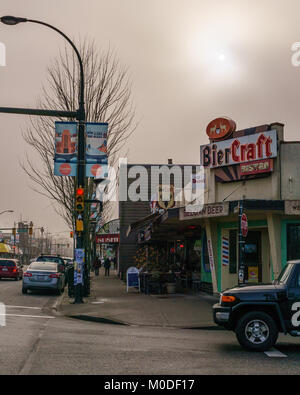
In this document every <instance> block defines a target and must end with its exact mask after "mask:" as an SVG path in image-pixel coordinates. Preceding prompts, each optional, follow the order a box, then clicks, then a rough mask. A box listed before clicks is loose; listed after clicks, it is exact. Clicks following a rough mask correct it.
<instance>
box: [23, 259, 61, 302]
mask: <svg viewBox="0 0 300 395" xmlns="http://www.w3.org/2000/svg"><path fill="white" fill-rule="evenodd" d="M64 287H65V276H64V273H63V272H61V270H59V264H58V263H55V262H33V263H31V264H30V265H29V266H28V268H27V270H26V272H25V273H24V274H23V286H22V293H23V294H26V293H27V291H28V290H53V291H55V292H56V293H57V294H58V295H60V294H61V293H62V292H63V290H64Z"/></svg>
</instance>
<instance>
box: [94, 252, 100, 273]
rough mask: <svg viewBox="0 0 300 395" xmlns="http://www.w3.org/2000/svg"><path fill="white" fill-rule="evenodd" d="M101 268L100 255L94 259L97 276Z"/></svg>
mask: <svg viewBox="0 0 300 395" xmlns="http://www.w3.org/2000/svg"><path fill="white" fill-rule="evenodd" d="M100 268H101V261H100V258H99V257H98V256H96V257H95V260H94V271H95V275H96V276H99V270H100Z"/></svg>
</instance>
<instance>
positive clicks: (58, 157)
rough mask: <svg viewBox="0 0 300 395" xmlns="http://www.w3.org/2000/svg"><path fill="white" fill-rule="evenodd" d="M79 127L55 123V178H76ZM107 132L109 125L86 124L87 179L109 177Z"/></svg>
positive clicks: (75, 124)
mask: <svg viewBox="0 0 300 395" xmlns="http://www.w3.org/2000/svg"><path fill="white" fill-rule="evenodd" d="M77 126H78V123H77V122H55V154H54V175H55V176H61V177H63V176H67V177H75V176H76V172H77V156H78V153H77V129H78V128H77ZM107 130H108V124H107V123H92V122H87V123H86V132H85V133H86V154H85V168H86V175H85V176H86V177H96V176H97V177H108V158H107Z"/></svg>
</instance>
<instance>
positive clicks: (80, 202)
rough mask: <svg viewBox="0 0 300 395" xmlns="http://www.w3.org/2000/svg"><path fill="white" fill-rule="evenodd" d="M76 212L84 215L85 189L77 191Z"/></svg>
mask: <svg viewBox="0 0 300 395" xmlns="http://www.w3.org/2000/svg"><path fill="white" fill-rule="evenodd" d="M75 210H76V211H77V213H82V212H83V211H84V189H83V188H77V189H76V201H75Z"/></svg>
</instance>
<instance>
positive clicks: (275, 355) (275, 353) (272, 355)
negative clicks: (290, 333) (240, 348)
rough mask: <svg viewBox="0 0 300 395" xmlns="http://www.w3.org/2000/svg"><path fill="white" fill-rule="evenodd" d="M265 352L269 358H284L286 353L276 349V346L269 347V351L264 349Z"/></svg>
mask: <svg viewBox="0 0 300 395" xmlns="http://www.w3.org/2000/svg"><path fill="white" fill-rule="evenodd" d="M265 354H266V355H267V356H268V357H270V358H286V357H287V355H285V354H283V353H282V352H280V351H278V350H276V348H271V349H270V350H269V351H265Z"/></svg>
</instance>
